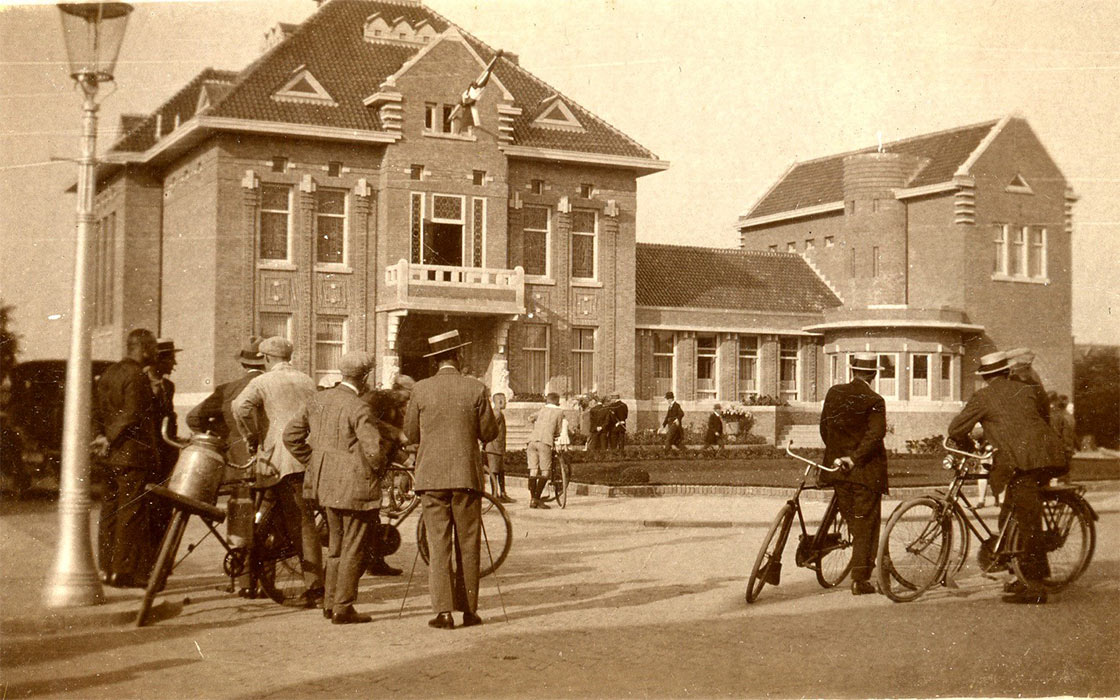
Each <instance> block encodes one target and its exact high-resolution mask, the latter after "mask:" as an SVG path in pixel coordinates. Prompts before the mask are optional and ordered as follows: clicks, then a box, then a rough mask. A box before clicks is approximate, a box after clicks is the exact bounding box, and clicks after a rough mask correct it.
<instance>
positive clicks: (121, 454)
mask: <svg viewBox="0 0 1120 700" xmlns="http://www.w3.org/2000/svg"><path fill="white" fill-rule="evenodd" d="M126 353H127V354H126V355H125V357H124V359H122V360H121V361H120V362H118V363H116V364H114V365H112V366H111V367H109V369H107V370H105V373H104V374H103V375H101V379H100V380H99V381H98V382H97V391H96V396H95V398H94V402H93V419H94V424H95V426H96V430H97V433H98V435H97V438H96V439H95V440H94V444H93V449H94V451H95V452H96V453H97V455H98V456H99V457H101V458H102V462H103V463H104V464H105V465H106V466H107V468H108V470H109V480H108V485H107V488H106V490H105V496H104V501H103V503H102V506H101V515H100V521H99V523H98V538H97V540H98V542H97V545H98V555H99V556H98V560H99V561H98V564H99V566H100V568H101V574H102V578H103V580H104V581H105V583H107V584H109V585H110V586H117V587H122V588H123V587H141V586H143V585H144V581H145V580H146V579H147V577H148V572H149V570H150V569H151V566H152V564H153V562H154V560H155V556H154V555H155V550H154V548H153V547H152V545H151V532H150V531H151V523H150V515H151V511H150V509H149V507H148V501H147V499H146V498H145V494H144V484H146V483H148V482H149V481H151V479H152V477H153V475H154V474H155V473H156V471H157V470H158V467H159V447H158V444H157V440H158V439H159V438H158V433H157V430H158V429H157V427H156V420H157V417H158V411H159V409H158V407H157V406H156V400H155V396H153V394H152V384H151V381H150V380H149V378H148V375H147V374H145V373H144V366H145V365H148V364H151V362H152V361H153V360H154V359H155V355H156V338H155V336H154V335H152V332H151V331H149V330H147V329H144V328H137V329H135V330H133V331H132V332H130V333H129V334H128V339H127V341H126Z"/></svg>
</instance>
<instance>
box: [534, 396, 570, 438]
mask: <svg viewBox="0 0 1120 700" xmlns="http://www.w3.org/2000/svg"><path fill="white" fill-rule="evenodd" d="M530 420H531V421H532V422H533V430H532V432H531V433H529V442H539V443H541V444H543V445H548V446H549V447H552V444H553V442H555V440H556V438H558V437H560V426H561V424H562V423H563V422H564V409H562V408H560V407H559V406H554V405H553V404H545V405H544V406H542V407H541V410H539V411H537V415H535V416H533V417H532V418H530Z"/></svg>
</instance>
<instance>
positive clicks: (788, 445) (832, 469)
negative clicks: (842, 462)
mask: <svg viewBox="0 0 1120 700" xmlns="http://www.w3.org/2000/svg"><path fill="white" fill-rule="evenodd" d="M792 447H793V440H790V441H789V442H788V443H786V454H787V455H789V456H790V457H793V458H794V459H798V460H801V461H802V462H805V463H806V464H808V465H810V466H814V467H816V468H817V469H820V470H822V471H826V472H838V471H840V467H826V466H824V465H823V464H817V463H816V462H814V461H813V460H811V459H809V458H808V457H802V456H801V455H799V454H797V453H795V452H793V450H791V449H790V448H792Z"/></svg>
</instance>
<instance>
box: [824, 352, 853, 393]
mask: <svg viewBox="0 0 1120 700" xmlns="http://www.w3.org/2000/svg"><path fill="white" fill-rule="evenodd" d="M847 381H848V362H847V357H845V355H844V353H842V352H838V353H834V354H832V355H829V356H828V385H829V386H836V385H837V384H844V383H845V382H847Z"/></svg>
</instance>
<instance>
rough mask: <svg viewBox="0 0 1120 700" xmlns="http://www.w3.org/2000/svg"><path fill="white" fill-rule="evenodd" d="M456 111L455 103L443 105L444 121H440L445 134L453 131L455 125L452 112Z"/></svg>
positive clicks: (441, 129)
mask: <svg viewBox="0 0 1120 700" xmlns="http://www.w3.org/2000/svg"><path fill="white" fill-rule="evenodd" d="M454 111H455V106H454V105H443V121H442V122H441V123H440V131H441V132H443V133H445V134H450V133H452V132H453V129H454V128H455V125H454V124H452V123H451V114H452V113H453V112H454Z"/></svg>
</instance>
